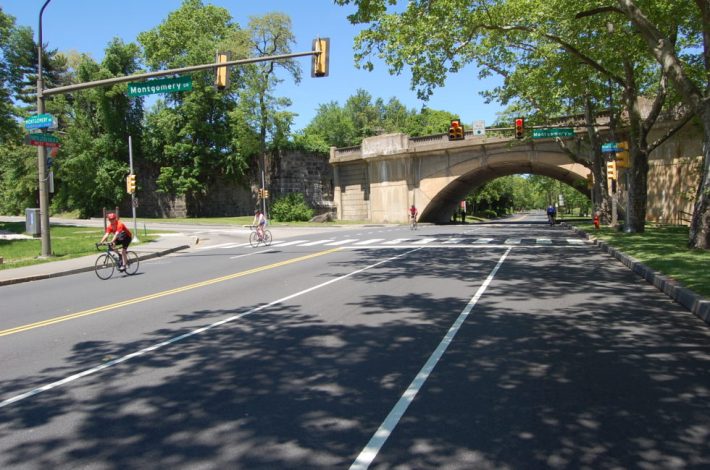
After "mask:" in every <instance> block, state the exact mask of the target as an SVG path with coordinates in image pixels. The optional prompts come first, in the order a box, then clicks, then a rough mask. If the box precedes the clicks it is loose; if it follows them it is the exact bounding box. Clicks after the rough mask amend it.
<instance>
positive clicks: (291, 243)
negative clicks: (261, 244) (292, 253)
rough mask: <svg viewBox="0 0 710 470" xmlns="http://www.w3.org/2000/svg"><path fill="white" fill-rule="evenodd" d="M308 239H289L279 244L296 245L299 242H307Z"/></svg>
mask: <svg viewBox="0 0 710 470" xmlns="http://www.w3.org/2000/svg"><path fill="white" fill-rule="evenodd" d="M307 241H308V240H291V241H290V242H285V243H282V244H281V246H291V245H298V244H299V243H304V242H307Z"/></svg>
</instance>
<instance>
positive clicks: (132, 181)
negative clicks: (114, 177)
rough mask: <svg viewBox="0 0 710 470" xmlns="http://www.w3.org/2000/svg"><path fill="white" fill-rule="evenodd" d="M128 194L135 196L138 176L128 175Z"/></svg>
mask: <svg viewBox="0 0 710 470" xmlns="http://www.w3.org/2000/svg"><path fill="white" fill-rule="evenodd" d="M126 192H127V193H128V194H133V193H135V192H136V175H133V174H131V175H128V176H127V177H126Z"/></svg>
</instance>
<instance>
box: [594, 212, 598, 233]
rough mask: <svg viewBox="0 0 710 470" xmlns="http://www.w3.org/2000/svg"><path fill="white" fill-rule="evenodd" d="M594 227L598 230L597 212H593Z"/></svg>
mask: <svg viewBox="0 0 710 470" xmlns="http://www.w3.org/2000/svg"><path fill="white" fill-rule="evenodd" d="M593 220H594V228H595V229H596V230H599V212H595V213H594V219H593Z"/></svg>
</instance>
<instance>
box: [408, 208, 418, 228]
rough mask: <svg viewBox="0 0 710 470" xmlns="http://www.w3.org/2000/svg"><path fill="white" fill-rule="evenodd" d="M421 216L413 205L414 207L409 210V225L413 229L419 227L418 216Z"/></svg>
mask: <svg viewBox="0 0 710 470" xmlns="http://www.w3.org/2000/svg"><path fill="white" fill-rule="evenodd" d="M418 215H419V212H418V211H417V207H416V206H415V205H414V204H412V207H410V208H409V223H410V225H411V226H412V228H414V227H416V226H417V216H418Z"/></svg>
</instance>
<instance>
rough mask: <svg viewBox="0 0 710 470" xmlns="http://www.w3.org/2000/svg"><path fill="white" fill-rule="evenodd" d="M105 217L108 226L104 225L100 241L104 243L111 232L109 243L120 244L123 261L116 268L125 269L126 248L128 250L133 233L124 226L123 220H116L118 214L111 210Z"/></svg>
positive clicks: (126, 260)
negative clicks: (104, 231) (104, 230)
mask: <svg viewBox="0 0 710 470" xmlns="http://www.w3.org/2000/svg"><path fill="white" fill-rule="evenodd" d="M106 218H107V219H108V227H106V233H105V234H104V236H103V238H102V239H101V243H104V242H105V241H106V239H107V238H108V237H109V235H111V234H113V238H112V239H111V244H116V243H117V244H119V245H121V260H122V261H123V263H122V264H121V266H120V267H119V268H118V270H119V271H125V270H126V266H127V265H128V258H127V257H126V250H128V245H130V244H131V240H133V234H132V233H131V231H130V230H128V227H126V226H125V225H124V224H123V222H121V221H120V220H118V216H117V215H116V214H114V213H113V212H109V214H108V215H107V216H106Z"/></svg>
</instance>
